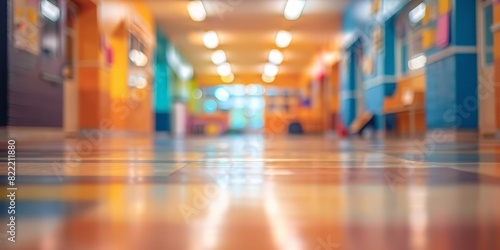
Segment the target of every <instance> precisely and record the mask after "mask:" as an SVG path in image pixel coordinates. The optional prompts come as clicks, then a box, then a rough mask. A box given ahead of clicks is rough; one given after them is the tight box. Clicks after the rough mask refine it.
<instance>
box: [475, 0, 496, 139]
mask: <svg viewBox="0 0 500 250" xmlns="http://www.w3.org/2000/svg"><path fill="white" fill-rule="evenodd" d="M476 4H477V5H476V11H477V12H476V18H477V22H476V24H477V26H476V29H477V32H476V33H477V34H476V35H477V62H478V63H477V70H478V76H477V77H478V93H479V90H480V89H479V88H480V85H479V84H483V83H484V82H485V81H486V83H485V84H486V85H488V87H487V88H488V89H490V90H493V93H491V94H490V95H489V96H488V97H487V98H486V99H482V98H480V97H479V96H478V103H479V110H478V111H479V112H478V116H479V117H478V131H479V135H480V137H483V136H495V133H496V122H495V121H496V117H495V116H496V112H495V109H496V107H495V93H494V91H495V90H494V88H495V86H494V79H493V74H494V63H492V64H491V65H485V57H484V55H485V50H486V46H485V41H484V37H485V30H490V27H485V25H486V24H485V23H484V8H485V7H487V6H489V5H492V4H493V1H492V0H486V1H483V0H477V1H476ZM483 91H484V90H483Z"/></svg>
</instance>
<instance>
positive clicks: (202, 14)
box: [187, 1, 207, 22]
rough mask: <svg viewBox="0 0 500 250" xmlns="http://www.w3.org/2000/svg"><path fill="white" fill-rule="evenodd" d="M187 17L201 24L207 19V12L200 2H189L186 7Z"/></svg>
mask: <svg viewBox="0 0 500 250" xmlns="http://www.w3.org/2000/svg"><path fill="white" fill-rule="evenodd" d="M187 9H188V12H189V16H190V17H191V19H193V21H195V22H201V21H203V20H205V18H206V17H207V12H206V11H205V7H204V6H203V3H202V2H201V1H191V2H189V3H188V6H187Z"/></svg>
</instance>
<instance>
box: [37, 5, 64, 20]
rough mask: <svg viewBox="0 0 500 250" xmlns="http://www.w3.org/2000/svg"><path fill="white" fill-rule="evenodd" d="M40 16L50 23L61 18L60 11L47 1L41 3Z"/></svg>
mask: <svg viewBox="0 0 500 250" xmlns="http://www.w3.org/2000/svg"><path fill="white" fill-rule="evenodd" d="M41 8H42V15H43V16H44V17H46V18H48V19H49V20H50V21H52V22H57V21H58V20H59V18H61V9H60V8H59V7H57V6H56V5H55V4H53V3H52V2H50V1H48V0H43V1H42V3H41Z"/></svg>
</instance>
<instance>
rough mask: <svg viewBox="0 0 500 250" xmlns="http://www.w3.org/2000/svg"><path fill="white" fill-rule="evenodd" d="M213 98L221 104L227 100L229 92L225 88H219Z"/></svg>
mask: <svg viewBox="0 0 500 250" xmlns="http://www.w3.org/2000/svg"><path fill="white" fill-rule="evenodd" d="M214 95H215V98H217V100H219V101H221V102H225V101H227V100H229V96H230V95H229V92H227V90H226V89H225V88H222V87H219V88H217V89H216V90H215V94H214Z"/></svg>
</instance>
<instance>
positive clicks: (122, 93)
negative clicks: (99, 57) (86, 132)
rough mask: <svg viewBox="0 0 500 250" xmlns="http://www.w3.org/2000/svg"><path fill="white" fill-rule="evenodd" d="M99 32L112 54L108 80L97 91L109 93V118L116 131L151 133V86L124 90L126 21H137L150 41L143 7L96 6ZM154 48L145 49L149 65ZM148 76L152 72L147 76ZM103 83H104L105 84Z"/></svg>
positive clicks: (150, 24)
mask: <svg viewBox="0 0 500 250" xmlns="http://www.w3.org/2000/svg"><path fill="white" fill-rule="evenodd" d="M100 11H101V12H100V17H99V21H100V29H101V31H102V33H103V34H104V36H105V37H106V38H107V40H108V41H109V44H110V46H111V48H112V50H113V64H112V65H111V66H110V68H109V78H106V77H104V78H103V81H102V82H101V86H100V88H101V90H105V89H106V88H107V89H108V91H109V96H110V100H109V104H108V105H109V117H110V119H111V121H112V123H113V125H114V129H116V130H124V131H136V132H151V131H152V130H153V113H154V112H153V110H152V100H151V99H152V96H151V91H152V88H151V83H152V75H151V76H150V77H149V79H148V82H149V84H148V87H146V88H145V89H134V88H130V87H129V86H128V73H129V60H128V53H129V27H128V25H129V23H130V22H129V20H130V18H133V19H135V20H138V21H137V23H139V25H140V26H141V29H143V30H144V31H145V32H146V34H148V37H149V39H151V41H154V29H155V24H154V19H153V16H152V14H151V12H150V10H149V9H148V7H147V6H145V5H144V4H143V3H136V2H103V3H100ZM153 45H154V44H151V47H150V48H149V51H150V53H149V59H150V60H149V61H150V63H152V61H153V58H152V51H153V49H154V48H153V47H152V46H153ZM151 73H152V72H151ZM105 79H108V80H107V81H106V80H105Z"/></svg>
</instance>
